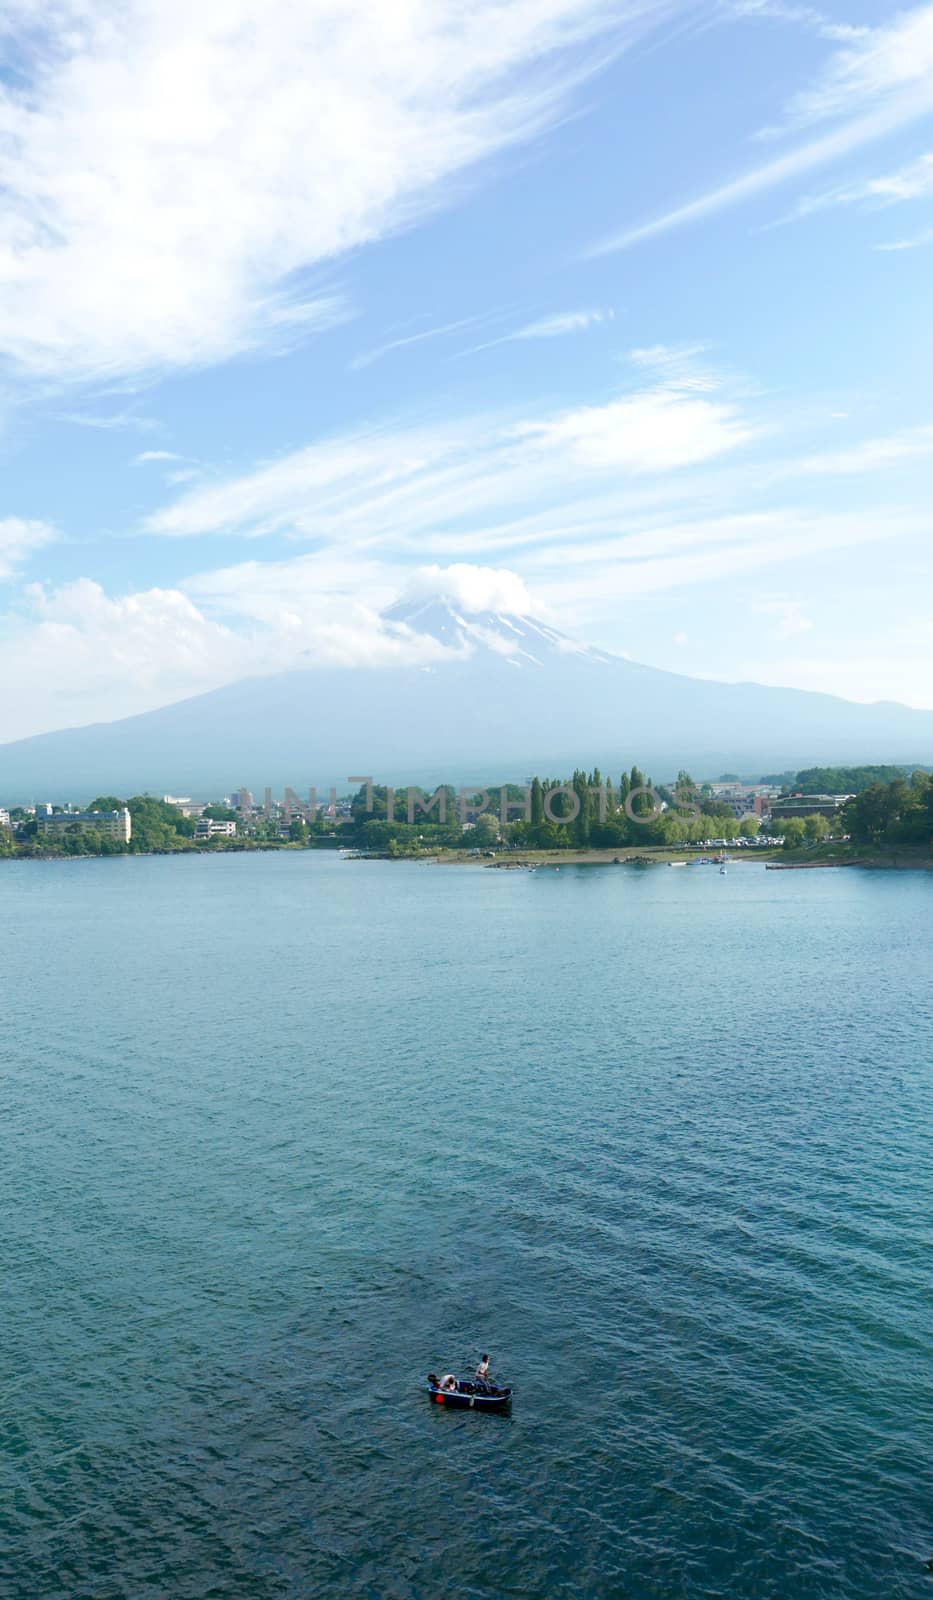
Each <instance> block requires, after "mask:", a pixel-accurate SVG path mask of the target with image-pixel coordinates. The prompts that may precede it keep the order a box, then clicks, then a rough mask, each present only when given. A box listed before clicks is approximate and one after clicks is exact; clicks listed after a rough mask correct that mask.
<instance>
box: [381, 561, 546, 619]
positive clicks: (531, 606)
mask: <svg viewBox="0 0 933 1600" xmlns="http://www.w3.org/2000/svg"><path fill="white" fill-rule="evenodd" d="M405 593H406V596H407V597H408V598H410V599H419V598H422V597H423V598H429V597H431V596H433V595H441V596H443V598H444V599H445V600H449V601H450V602H451V604H452V605H455V606H462V607H463V609H464V610H465V611H508V612H510V613H512V615H513V616H519V617H527V616H534V615H535V612H536V611H537V610H539V609H540V608H539V607H536V606H535V603H534V601H533V600H532V598H531V596H530V594H529V593H528V590H527V589H526V587H525V585H524V583H523V582H522V580H521V578H520V577H519V576H518V574H517V573H516V572H509V571H508V570H507V569H505V568H496V567H476V566H470V565H469V564H468V563H466V562H462V561H458V562H455V563H454V564H453V565H452V566H449V567H439V566H430V567H419V568H418V570H417V571H416V572H414V573H413V574H412V576H411V577H410V578H409V580H408V583H407V585H406V589H405Z"/></svg>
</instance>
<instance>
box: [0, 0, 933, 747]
mask: <svg viewBox="0 0 933 1600" xmlns="http://www.w3.org/2000/svg"><path fill="white" fill-rule="evenodd" d="M2 26H3V27H5V28H6V30H7V31H6V32H0V192H2V195H3V204H2V206H0V470H2V478H0V674H2V681H3V682H4V684H5V685H7V692H6V693H5V694H4V695H3V697H2V699H0V739H11V738H16V737H21V736H23V735H26V734H29V733H33V732H40V731H44V730H45V729H48V728H53V727H61V726H66V725H76V724H80V723H83V722H88V721H92V720H101V719H109V718H111V717H116V716H123V715H127V714H130V713H132V712H135V711H139V710H144V709H148V708H149V707H151V706H154V705H159V704H163V703H165V702H167V701H170V700H175V699H179V698H181V697H183V696H185V695H187V694H192V693H197V692H200V691H202V690H204V689H209V688H212V687H215V686H216V685H218V684H221V683H224V682H228V681H231V680H232V679H234V678H237V677H240V676H243V675H246V674H248V673H253V672H269V671H275V670H277V669H279V668H281V667H283V666H289V665H291V664H294V663H295V662H296V661H298V660H302V659H307V658H306V657H305V656H304V655H303V654H302V653H303V652H307V651H311V652H312V653H313V655H314V657H315V658H317V659H320V660H325V661H328V662H334V661H345V662H367V663H370V664H372V665H373V666H375V667H378V666H379V665H380V664H381V663H383V662H388V661H393V660H398V659H400V657H401V658H405V657H406V656H407V658H410V659H412V660H417V659H418V658H419V654H418V653H419V649H420V648H421V647H420V646H419V644H418V642H417V641H416V640H413V641H411V644H410V646H408V645H406V644H405V643H404V642H402V643H400V642H399V640H398V639H397V638H395V637H391V638H387V637H386V635H385V634H384V632H383V631H382V629H381V628H380V624H379V619H378V613H379V610H380V608H381V607H382V606H384V605H386V604H388V603H390V602H391V601H392V600H393V599H394V598H395V597H396V596H397V595H398V594H399V593H401V592H404V591H405V590H406V589H407V588H408V587H411V586H414V587H420V588H423V587H424V586H425V585H426V584H427V585H436V586H438V587H440V588H442V589H444V590H446V591H447V592H449V593H450V594H451V595H452V596H453V597H454V598H456V599H459V600H460V601H461V602H462V603H465V604H466V603H474V604H480V603H491V604H494V605H497V606H506V605H507V606H510V607H514V608H518V609H533V610H535V611H537V612H539V613H541V614H544V615H546V616H547V617H548V619H549V620H550V621H551V622H552V623H554V624H555V625H556V626H558V627H561V628H563V629H564V630H565V631H567V632H569V633H573V634H576V635H577V636H579V637H581V638H584V639H586V640H588V641H590V642H592V643H595V644H599V645H602V646H604V647H606V648H609V649H613V650H617V651H621V652H624V653H626V654H628V655H629V656H631V657H632V658H634V659H636V660H640V661H646V662H649V663H651V664H653V665H658V666H670V667H673V668H675V669H677V670H680V671H684V672H688V673H692V674H697V675H701V676H709V677H720V678H729V679H736V678H755V679H758V680H759V681H762V682H767V683H784V684H790V685H795V686H800V687H811V688H819V689H827V690H830V691H833V692H836V693H840V694H845V695H848V696H849V697H851V698H855V699H864V700H871V699H881V698H896V699H901V700H904V701H907V702H909V703H911V704H914V705H927V706H933V602H931V598H930V597H931V592H933V585H931V581H930V580H931V567H933V556H931V554H930V550H931V534H933V498H931V492H930V491H931V488H933V481H931V480H933V474H931V464H933V394H931V383H930V372H931V370H933V325H931V317H930V301H931V294H930V285H931V271H933V5H920V6H913V7H906V8H904V9H900V10H898V9H896V8H894V7H888V6H886V5H883V4H881V5H879V4H874V5H872V6H869V5H867V4H865V3H864V0H853V3H852V4H845V5H843V4H842V3H841V0H832V3H831V4H827V5H824V6H820V7H815V6H813V7H811V6H809V5H802V4H801V5H798V4H796V3H792V0H787V3H784V0H700V3H686V0H615V3H613V0H507V3H496V0H467V3H464V0H457V3H456V4H454V3H453V0H380V3H378V4H376V3H374V0H361V3H359V4H357V5H356V6H354V7H353V8H349V7H347V6H346V5H344V4H337V3H335V0H306V3H305V4H304V5H295V4H293V3H292V4H285V3H284V0H270V3H269V4H267V5H266V6H265V7H263V8H262V9H261V11H258V12H257V11H254V8H251V7H248V6H246V5H245V4H243V3H242V0H226V3H224V4H221V3H219V0H205V4H203V5H201V6H199V7H197V8H192V7H190V6H182V5H181V4H179V3H176V0H146V3H143V0H131V3H128V4H121V5H119V6H116V5H105V4H102V3H99V0H61V3H56V0H53V3H51V4H49V3H44V4H42V5H41V6H40V5H39V4H37V3H35V0H13V4H12V7H8V8H7V12H6V20H5V23H4V24H2Z"/></svg>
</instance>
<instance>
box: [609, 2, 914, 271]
mask: <svg viewBox="0 0 933 1600" xmlns="http://www.w3.org/2000/svg"><path fill="white" fill-rule="evenodd" d="M931 113H933V5H929V4H927V5H922V6H917V7H914V8H913V9H912V10H910V11H906V12H902V13H901V14H900V15H899V16H897V17H896V18H895V19H894V20H893V21H892V22H891V23H890V24H888V25H887V26H884V27H879V28H874V29H871V30H870V31H869V32H868V33H867V34H866V35H865V37H864V38H861V37H860V38H859V39H857V40H856V41H854V42H852V43H850V44H848V45H847V46H846V47H845V48H843V49H841V50H838V51H836V52H835V53H834V55H833V57H832V58H831V60H830V62H829V65H828V66H827V68H826V69H825V70H824V72H823V73H822V74H821V75H820V77H819V78H818V79H817V81H816V82H815V83H813V84H812V85H811V86H810V87H809V88H808V89H807V90H804V91H802V92H801V93H800V94H798V95H795V96H794V97H793V99H792V100H791V101H790V103H789V104H788V106H787V109H786V113H785V116H784V118H783V120H782V122H781V123H780V124H779V125H778V126H777V127H775V128H768V129H766V130H763V136H766V137H768V138H771V139H773V138H780V137H786V136H787V135H790V134H794V133H797V134H799V133H801V132H803V131H805V130H808V129H812V128H817V127H818V126H819V125H820V124H821V123H827V122H835V123H836V124H837V125H836V126H835V127H834V128H832V129H831V131H829V132H826V133H820V134H817V136H816V137H815V138H812V139H811V140H810V141H809V142H808V143H806V144H798V145H797V146H795V148H794V149H792V150H789V151H786V152H785V153H784V154H782V155H779V156H776V157H774V158H773V159H772V160H770V161H766V162H764V163H763V164H762V165H759V166H757V167H754V168H752V169H751V170H749V171H747V172H744V173H742V174H741V175H740V176H739V177H736V178H733V179H731V180H729V181H728V182H726V183H723V184H721V185H719V186H717V187H715V188H713V189H710V190H707V191H706V192H705V193H704V194H701V195H698V196H697V197H696V198H695V199H693V200H689V201H687V202H686V203H685V204H681V205H678V206H675V207H674V208H673V209H671V210H669V211H666V212H662V213H661V214H660V215H658V216H656V217H653V218H649V219H648V220H647V221H644V222H636V223H633V224H632V225H630V226H626V227H624V228H622V229H621V230H620V231H619V232H617V233H615V234H613V235H611V236H610V237H609V238H607V239H605V240H604V241H602V242H601V243H600V244H597V245H596V246H595V247H594V248H593V249H592V250H591V251H590V254H591V255H594V256H598V255H605V254H608V253H611V252H613V251H617V250H626V249H629V248H630V247H631V246H633V245H635V244H639V243H641V242H643V241H645V240H647V239H652V238H656V237H658V236H659V235H661V234H665V233H668V232H670V231H671V230H672V229H674V228H680V227H685V226H687V225H688V224H690V223H694V222H700V221H702V220H703V219H704V218H706V217H709V216H713V215H714V214H716V213H717V212H720V211H724V210H727V209H728V208H730V207H732V206H735V205H739V204H741V203H743V202H744V201H748V200H752V199H754V198H755V197H756V196H757V195H759V194H763V193H765V192H766V191H767V190H769V189H772V188H775V187H777V186H778V185H779V184H784V183H787V182H789V181H790V180H792V179H794V178H799V177H802V176H803V175H804V174H805V173H808V172H811V171H813V170H814V169H815V168H817V167H820V166H826V165H828V164H829V163H830V162H833V161H837V160H840V159H841V158H842V157H844V156H847V155H850V154H851V153H852V152H854V151H855V150H859V149H862V148H864V147H866V146H867V145H869V144H872V143H874V142H875V141H876V140H878V139H880V138H883V137H884V136H885V135H886V134H889V133H892V132H894V131H895V130H896V129H898V128H902V127H904V126H906V125H907V124H909V123H911V122H915V121H917V120H919V119H920V118H922V117H926V116H929V115H930V114H931Z"/></svg>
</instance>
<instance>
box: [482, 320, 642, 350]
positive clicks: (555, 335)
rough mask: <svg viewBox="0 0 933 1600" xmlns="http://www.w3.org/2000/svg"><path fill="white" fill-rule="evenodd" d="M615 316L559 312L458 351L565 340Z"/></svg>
mask: <svg viewBox="0 0 933 1600" xmlns="http://www.w3.org/2000/svg"><path fill="white" fill-rule="evenodd" d="M614 316H615V312H614V311H558V312H555V313H554V314H553V315H552V316H549V317H538V318H537V319H536V320H535V321H534V322H526V323H524V324H523V325H522V326H521V327H520V328H513V329H512V330H511V332H510V333H503V334H500V335H499V337H498V338H496V339H487V340H486V341H485V342H484V343H483V344H473V345H470V347H469V348H468V349H467V350H460V351H458V356H474V355H478V354H479V352H480V351H481V350H494V349H495V348H496V346H497V345H500V344H514V343H515V342H516V341H518V340H524V339H564V338H566V337H567V335H568V334H571V333H585V332H586V330H587V328H594V327H598V326H599V324H600V323H603V322H611V321H612V320H613V318H614Z"/></svg>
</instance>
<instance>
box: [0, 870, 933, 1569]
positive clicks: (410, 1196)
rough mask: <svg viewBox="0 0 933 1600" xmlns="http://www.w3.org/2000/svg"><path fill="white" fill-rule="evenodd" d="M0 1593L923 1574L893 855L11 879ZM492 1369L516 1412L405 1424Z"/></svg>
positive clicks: (14, 873) (921, 938) (912, 923)
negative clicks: (848, 860) (880, 863)
mask: <svg viewBox="0 0 933 1600" xmlns="http://www.w3.org/2000/svg"><path fill="white" fill-rule="evenodd" d="M0 919H2V927H3V935H4V994H5V1003H4V1005H3V1009H2V1020H0V1061H2V1065H3V1078H4V1104H5V1112H6V1116H5V1121H6V1127H7V1141H8V1153H9V1177H8V1201H7V1214H6V1230H5V1240H4V1243H3V1246H2V1252H0V1264H2V1269H3V1281H4V1287H5V1310H6V1318H5V1337H4V1340H3V1341H2V1344H0V1361H2V1368H3V1371H2V1379H0V1388H2V1393H3V1454H2V1479H0V1486H2V1490H3V1493H2V1499H0V1506H2V1510H0V1518H2V1522H0V1527H2V1531H3V1538H2V1541H0V1590H2V1593H3V1595H4V1597H5V1600H60V1597H61V1596H62V1595H63V1594H64V1593H67V1594H68V1595H69V1597H70V1600H123V1597H126V1600H130V1597H132V1600H142V1597H143V1596H153V1597H155V1596H158V1597H162V1596H171V1597H172V1600H206V1597H208V1596H210V1597H211V1600H299V1597H301V1600H304V1597H307V1596H316V1595H319V1594H332V1595H336V1594H340V1595H345V1596H348V1597H360V1600H362V1597H368V1600H375V1597H378V1600H434V1597H437V1596H444V1595H446V1596H463V1597H467V1596H469V1597H471V1600H477V1597H483V1600H487V1597H488V1600H493V1597H499V1596H502V1595H512V1596H522V1597H529V1600H530V1597H542V1596H547V1597H548V1600H552V1597H554V1600H557V1597H561V1600H571V1597H573V1600H580V1597H594V1600H595V1597H600V1600H601V1597H607V1600H608V1597H610V1596H611V1597H613V1600H615V1597H620V1596H622V1597H624V1596H631V1597H632V1600H662V1597H663V1600H674V1597H680V1596H682V1597H688V1596H689V1597H690V1600H700V1597H703V1600H705V1597H714V1596H717V1597H718V1596H726V1595H728V1596H731V1597H743V1600H744V1597H748V1600H751V1597H752V1596H754V1597H755V1600H779V1597H780V1600H787V1597H790V1596H793V1597H794V1600H804V1597H813V1600H877V1597H878V1596H882V1595H883V1596H885V1597H887V1600H914V1597H917V1600H919V1597H921V1596H925V1595H927V1594H928V1591H929V1584H930V1582H931V1579H930V1578H929V1576H928V1574H927V1573H926V1572H925V1571H924V1566H923V1563H924V1560H925V1558H927V1557H929V1556H931V1555H933V1529H931V1524H930V1508H931V1505H933V1468H931V1465H930V1450H929V1443H930V1440H929V1421H930V1416H931V1390H930V1346H929V1332H930V1320H929V1266H930V1259H931V1254H930V1247H931V1227H930V1219H931V1215H933V1205H931V1202H933V1162H931V1146H930V1111H931V1086H930V1059H931V1044H933V1006H931V999H930V985H929V974H930V967H931V950H933V876H931V875H930V874H926V873H919V872H918V873H893V872H863V871H859V870H843V871H835V872H833V871H824V872H766V871H765V870H764V867H763V866H761V865H758V864H753V863H743V864H742V865H741V866H737V867H736V868H735V870H732V871H730V872H729V874H728V876H727V877H725V878H723V877H720V875H719V873H718V872H717V871H716V870H715V869H714V868H704V867H700V866H693V867H689V868H685V869H681V870H672V869H670V868H668V867H661V866H658V867H654V868H650V869H646V870H639V869H637V868H627V867H616V868H611V867H610V868H604V869H585V868H583V869H574V868H569V867H567V866H564V867H562V868H561V869H560V870H559V871H554V870H553V869H550V868H547V869H541V870H539V871H538V872H536V873H524V872H510V873H504V872H497V871H488V870H482V869H480V868H478V867H464V868H458V867H443V868H441V867H437V868H435V867H431V866H426V865H423V864H406V863H402V864H396V863H388V862H351V861H345V860H342V859H340V858H338V857H337V856H336V855H335V854H333V853H325V852H296V853H290V854H282V855H275V854H255V855H243V856H235V857H234V856H230V857H224V856H215V857H212V858H209V859H204V858H187V857H185V858H176V859H172V858H165V857H147V858H142V857H141V858H137V859H127V858H118V859H112V860H77V861H66V862H23V863H6V864H4V866H3V868H2V870H0ZM483 1349H486V1350H489V1351H490V1352H491V1354H492V1368H493V1370H494V1371H495V1372H498V1373H501V1374H502V1375H503V1376H505V1377H506V1378H507V1379H508V1380H509V1381H510V1382H511V1383H513V1384H514V1385H515V1388H516V1400H515V1405H514V1410H513V1414H512V1416H511V1417H510V1418H498V1417H480V1416H477V1415H476V1414H473V1413H469V1412H467V1413H458V1414H453V1413H448V1412H446V1411H443V1410H441V1409H440V1408H433V1407H431V1406H430V1405H429V1403H428V1401H427V1398H426V1396H425V1393H424V1378H425V1375H426V1373H427V1372H428V1371H429V1370H435V1371H440V1370H442V1369H443V1368H446V1367H448V1366H449V1367H450V1368H451V1369H453V1370H456V1369H457V1368H460V1369H464V1368H465V1367H466V1364H467V1362H472V1361H475V1360H476V1359H477V1357H478V1355H479V1352H480V1351H481V1350H483Z"/></svg>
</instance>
